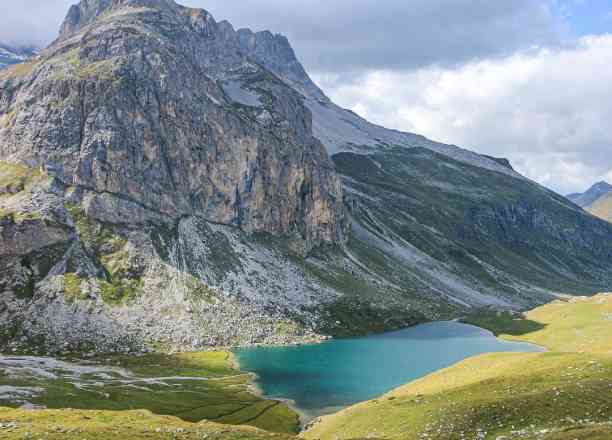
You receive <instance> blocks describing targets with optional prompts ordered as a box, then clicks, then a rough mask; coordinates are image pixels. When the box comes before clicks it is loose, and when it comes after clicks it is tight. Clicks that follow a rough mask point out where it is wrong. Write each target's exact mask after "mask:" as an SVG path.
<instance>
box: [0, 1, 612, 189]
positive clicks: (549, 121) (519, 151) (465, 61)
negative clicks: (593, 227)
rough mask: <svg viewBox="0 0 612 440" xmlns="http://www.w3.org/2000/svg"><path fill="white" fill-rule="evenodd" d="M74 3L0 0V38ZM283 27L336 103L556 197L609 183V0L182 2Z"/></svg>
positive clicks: (37, 35) (34, 36)
mask: <svg viewBox="0 0 612 440" xmlns="http://www.w3.org/2000/svg"><path fill="white" fill-rule="evenodd" d="M71 3H73V1H70V0H20V1H19V2H11V5H10V6H8V5H4V7H3V11H2V14H1V16H0V41H3V42H7V43H11V44H36V45H44V44H46V43H47V42H49V41H50V40H52V39H53V38H54V37H55V34H56V32H57V29H58V27H59V24H60V22H61V20H62V19H63V16H64V14H65V12H66V10H67V8H68V6H69V5H70V4H71ZM182 3H184V4H188V5H190V6H198V7H204V8H206V9H208V10H209V11H211V12H212V13H213V14H214V15H215V17H216V18H217V19H224V18H227V19H229V20H230V21H231V22H232V23H234V25H235V26H236V27H251V28H253V29H254V30H262V29H270V30H273V31H275V32H279V33H283V34H285V35H287V36H288V37H289V38H290V40H291V41H292V43H293V45H294V47H295V49H296V52H297V54H298V56H299V57H300V59H301V60H302V61H303V63H304V65H305V66H306V68H307V70H309V71H310V72H311V74H312V75H313V77H314V78H315V79H316V80H317V82H318V83H319V84H320V85H321V86H322V87H323V89H324V90H325V91H326V92H327V93H328V95H330V96H331V97H332V98H333V99H334V100H335V101H336V102H337V103H339V104H340V105H343V106H345V107H348V108H351V109H353V110H355V111H356V112H358V113H360V114H361V115H363V116H365V117H367V118H368V119H370V120H371V121H373V122H376V123H379V124H382V125H386V126H388V127H391V128H398V129H402V130H406V131H412V132H416V133H419V134H423V135H426V136H428V137H430V138H432V139H434V140H438V141H442V142H447V143H452V144H456V145H460V146H463V147H467V148H470V149H473V150H476V151H478V152H481V153H486V154H490V155H495V156H504V157H508V158H509V159H510V160H511V161H512V162H513V164H514V166H515V167H516V168H517V169H518V170H519V171H521V172H523V173H524V174H526V175H527V176H529V177H531V178H532V179H534V180H537V181H538V182H540V183H542V184H544V185H546V186H548V187H550V188H552V189H554V190H556V191H559V192H561V193H567V192H573V191H582V190H584V189H586V188H587V187H588V186H589V185H590V184H592V183H594V182H595V181H598V180H601V179H608V180H609V181H610V182H612V2H610V0H495V1H491V0H308V1H307V2H305V1H303V0H184V1H183V2H182Z"/></svg>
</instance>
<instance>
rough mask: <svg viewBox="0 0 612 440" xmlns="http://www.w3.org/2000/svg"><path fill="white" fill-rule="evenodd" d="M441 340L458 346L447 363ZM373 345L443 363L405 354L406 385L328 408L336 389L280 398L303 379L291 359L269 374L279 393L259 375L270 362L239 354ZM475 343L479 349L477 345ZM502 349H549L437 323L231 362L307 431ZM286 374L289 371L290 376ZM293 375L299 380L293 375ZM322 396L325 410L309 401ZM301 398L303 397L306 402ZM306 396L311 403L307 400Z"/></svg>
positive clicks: (479, 329) (256, 389) (450, 323)
mask: <svg viewBox="0 0 612 440" xmlns="http://www.w3.org/2000/svg"><path fill="white" fill-rule="evenodd" d="M432 331H433V334H432V335H429V336H427V335H426V336H424V337H419V336H418V334H419V332H425V333H427V332H432ZM440 331H441V332H442V333H443V335H442V336H440V335H439V334H436V332H440ZM407 332H408V336H405V334H406V333H407ZM411 335H412V336H411ZM415 335H416V336H415ZM436 338H442V339H441V340H442V341H446V343H450V344H454V345H453V354H452V355H446V356H450V357H449V358H448V359H447V360H444V356H445V355H442V354H441V353H443V352H445V349H444V348H439V349H438V348H435V347H438V346H437V345H436V342H435V341H438V339H436ZM461 338H464V341H461V340H460V339H461ZM466 338H467V339H466ZM372 341H374V343H375V344H380V343H382V344H385V343H388V341H391V343H392V344H400V345H399V347H402V346H404V347H409V346H410V344H421V346H425V347H429V350H430V351H432V352H433V353H434V354H435V356H434V357H436V356H438V357H440V358H441V359H437V360H436V361H435V363H433V364H432V365H429V366H426V367H425V368H424V367H423V366H422V365H418V364H419V360H417V357H415V356H414V355H410V356H408V357H407V358H406V356H404V359H403V364H401V362H399V364H400V365H399V366H398V368H400V369H403V370H402V372H403V371H407V372H409V373H408V374H404V376H406V377H405V380H404V379H402V381H397V383H390V384H388V385H384V387H385V388H380V389H378V390H377V392H376V394H372V389H371V388H370V389H369V391H368V393H370V394H368V395H365V396H362V397H359V396H357V397H355V396H352V397H351V395H349V398H348V400H346V401H344V400H343V399H345V398H346V396H341V397H340V399H338V396H335V397H330V400H329V402H328V403H329V405H325V400H324V399H326V398H327V397H326V396H334V390H333V389H330V390H325V389H324V388H320V387H319V388H317V387H313V391H312V392H310V391H308V392H306V393H304V392H303V391H304V390H303V389H302V391H301V392H300V394H295V392H298V391H299V390H300V388H299V387H297V388H296V387H295V386H293V387H290V388H289V389H292V390H293V391H287V390H288V389H287V388H285V391H287V393H288V394H287V396H286V397H285V396H283V397H279V395H280V396H282V395H283V394H282V393H283V388H282V386H283V385H282V383H283V380H284V381H287V380H289V381H293V382H294V383H296V382H297V383H301V379H300V376H299V374H300V372H299V370H300V369H299V368H297V369H296V370H295V372H294V371H293V366H294V362H293V361H292V360H288V359H284V361H283V359H281V360H280V361H279V359H276V364H274V365H275V368H278V365H279V363H280V364H281V365H286V366H287V367H289V368H288V369H287V368H285V369H284V370H283V369H282V367H281V369H280V370H278V371H277V370H274V371H273V372H272V373H270V374H271V375H272V377H273V376H274V374H280V376H279V377H281V378H282V380H281V381H280V386H281V388H280V391H279V389H276V390H275V391H270V389H268V390H266V379H263V380H262V378H261V376H260V375H258V374H257V373H258V372H259V371H265V370H259V369H258V365H259V364H258V362H259V363H261V362H263V363H264V364H265V362H266V361H262V360H261V357H260V358H259V359H258V360H256V361H255V365H253V364H252V361H247V360H246V359H247V358H244V357H243V358H242V360H243V361H245V362H241V359H240V358H241V356H240V354H239V352H240V351H242V356H245V354H246V356H255V358H257V355H256V354H255V353H257V351H258V350H262V351H261V352H259V353H265V350H270V355H271V356H275V355H278V353H279V351H277V350H280V351H281V352H282V351H283V350H284V351H285V352H287V353H296V352H297V353H301V352H308V353H314V354H315V355H316V354H317V353H320V352H323V353H326V352H327V351H329V350H332V351H335V350H336V348H337V347H332V346H334V344H340V345H339V346H340V347H344V348H346V346H347V345H348V346H350V345H351V344H363V343H372ZM481 341H482V342H481ZM322 342H327V344H323V343H322ZM328 344H329V345H328ZM470 344H471V345H470ZM474 344H476V345H475V346H474ZM479 344H482V347H480V348H479ZM508 344H509V345H508ZM421 348H422V347H421ZM407 350H412V348H407ZM464 350H465V351H464ZM249 351H251V353H249ZM438 351H439V353H438ZM463 351H464V353H465V354H466V355H467V356H465V357H463V355H462V354H461V353H462V352H463ZM503 351H508V352H512V351H519V352H540V351H546V348H545V347H539V346H537V345H536V344H531V343H527V342H524V341H508V340H505V339H503V338H500V337H497V336H496V335H494V334H493V333H492V332H490V331H489V330H487V329H485V328H482V327H478V326H475V325H472V324H467V323H462V322H458V321H433V322H428V323H422V324H418V325H416V326H411V327H408V328H406V329H401V330H394V331H389V332H384V333H378V334H373V335H369V336H364V337H350V338H337V339H328V340H326V341H319V342H316V343H310V344H299V345H288V346H281V347H279V346H268V345H259V346H252V347H234V348H233V349H231V353H232V359H233V362H234V363H233V365H234V366H235V367H236V369H238V370H239V371H241V372H245V373H247V374H249V376H250V379H251V380H250V384H249V390H250V392H252V393H253V394H254V395H256V396H258V397H260V398H263V399H266V400H272V401H278V402H282V403H283V404H285V405H287V406H288V407H289V408H291V409H292V410H293V411H294V412H295V413H296V414H298V416H299V420H300V427H301V429H302V430H304V429H307V427H308V426H309V425H310V424H312V423H313V422H315V421H316V420H317V419H318V418H320V417H323V416H326V415H330V414H333V413H335V412H338V411H341V410H342V409H343V408H346V407H348V406H351V405H353V404H355V403H359V402H362V401H366V400H369V399H371V398H374V397H376V396H379V395H384V394H385V392H387V391H389V390H391V389H392V388H394V387H395V386H398V385H403V384H404V383H410V382H413V381H415V380H418V379H421V378H422V377H425V376H427V375H429V374H432V373H435V372H437V371H439V370H441V369H444V368H448V367H449V366H452V365H455V364H456V363H459V362H462V361H464V360H465V359H469V358H471V357H474V356H478V355H481V354H485V353H492V352H503ZM379 355H380V358H384V356H390V354H389V353H384V352H383V353H379ZM290 356H292V355H290ZM400 356H401V355H400ZM262 357H263V358H265V356H262ZM315 357H317V356H315ZM380 358H379V359H380ZM290 359H293V358H290ZM323 359H324V360H327V357H326V356H323ZM396 360H398V361H399V359H396ZM281 361H283V362H281ZM319 361H320V359H319ZM249 362H251V365H248V363H249ZM330 362H333V361H330ZM406 362H408V364H406ZM394 363H395V362H394ZM412 363H414V364H416V366H415V368H412V367H413V365H412ZM359 364H360V360H359V359H357V360H356V361H354V362H347V363H343V366H342V367H340V368H346V366H347V365H353V367H355V366H357V367H358V368H361V366H360V365H359ZM295 365H302V363H301V362H297V363H295ZM336 367H337V366H336ZM259 368H261V365H259ZM319 368H323V370H321V371H323V372H324V375H323V377H327V376H328V375H329V374H332V375H333V374H334V372H333V371H329V370H328V369H327V367H319ZM364 368H366V370H365V371H366V372H365V373H364V374H365V376H364V377H362V378H361V379H360V380H361V381H362V382H369V381H370V379H371V378H373V379H376V378H377V374H378V373H375V372H373V373H367V371H368V370H367V367H364ZM283 372H285V373H286V374H285V373H283ZM394 373H395V374H396V376H395V380H397V371H395V372H394ZM294 374H295V376H292V375H294ZM305 374H306V376H305V377H306V378H308V376H309V375H310V376H311V375H313V374H315V375H317V372H316V369H315V370H308V371H307V372H305ZM335 374H336V375H338V372H337V371H336V373H335ZM385 374H386V372H385ZM402 374H403V373H402ZM287 375H289V379H288V378H287V377H285V376H287ZM347 375H348V376H350V374H348V372H347ZM264 377H265V376H264ZM400 377H402V376H400ZM343 379H344V378H343ZM267 380H268V383H267V384H268V386H269V385H270V384H271V383H275V382H270V380H272V381H274V380H275V379H270V377H268V379H267ZM383 382H384V381H383ZM277 385H278V383H276V384H275V386H277ZM316 385H320V384H318V383H317V384H316ZM307 386H308V385H303V386H302V387H307ZM296 390H298V391H296ZM292 392H293V395H292V394H291V393H292ZM317 392H319V393H323V394H320V395H321V396H323V397H322V398H321V399H322V400H321V403H322V404H321V405H320V406H316V400H315V403H314V404H313V401H312V400H310V401H309V398H310V396H309V395H310V394H314V395H316V393H317ZM325 393H327V394H325ZM304 394H308V396H306V397H304ZM297 396H301V400H300V398H299V397H297ZM293 397H296V399H298V400H297V401H296V399H294V398H293ZM305 398H306V400H304V399H305ZM315 399H316V397H315ZM334 399H335V400H334ZM305 407H306V408H312V409H311V410H310V409H305Z"/></svg>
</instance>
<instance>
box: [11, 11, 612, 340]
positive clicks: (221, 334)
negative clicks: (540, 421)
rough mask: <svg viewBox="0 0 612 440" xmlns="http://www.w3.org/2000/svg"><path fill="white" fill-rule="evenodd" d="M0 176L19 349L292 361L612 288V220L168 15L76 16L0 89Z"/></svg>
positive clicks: (176, 14)
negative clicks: (392, 333)
mask: <svg viewBox="0 0 612 440" xmlns="http://www.w3.org/2000/svg"><path fill="white" fill-rule="evenodd" d="M330 156H331V157H330ZM0 158H1V162H0V223H1V226H2V228H1V229H0V289H1V291H2V292H3V293H2V296H1V297H0V342H1V343H3V344H9V345H11V346H13V347H15V346H18V345H19V344H30V343H33V342H36V344H37V346H39V347H43V348H46V349H48V350H50V351H55V350H59V349H62V350H63V349H66V348H69V349H84V348H86V349H94V350H101V351H104V350H116V349H120V350H123V349H135V348H137V349H140V348H142V347H143V346H147V345H154V346H158V344H160V343H162V344H164V345H165V346H169V347H173V348H178V349H183V348H201V347H204V346H215V345H232V344H248V343H254V342H264V343H286V342H293V341H299V340H310V339H311V338H313V337H314V338H317V337H319V336H320V335H347V334H358V333H365V332H369V331H375V330H385V329H390V328H397V327H402V326H406V325H410V324H414V323H417V322H421V321H425V320H430V319H447V318H452V317H455V316H457V315H460V314H463V313H464V312H465V311H466V310H469V309H472V308H474V307H481V306H495V307H500V308H524V307H528V306H532V305H535V304H540V303H543V302H546V301H547V300H549V299H550V298H551V297H552V295H553V294H554V293H556V292H564V293H580V294H584V293H589V292H595V291H600V290H602V289H604V290H605V289H609V288H610V286H611V285H612V274H610V271H609V267H610V264H612V253H611V252H610V250H609V247H608V246H606V245H605V243H609V242H610V239H612V225H610V224H608V223H606V222H603V221H601V220H598V219H596V218H594V217H592V216H590V215H587V214H586V213H585V212H584V211H583V210H581V209H579V208H578V207H576V206H575V205H574V204H572V203H570V202H569V201H568V200H566V199H565V198H563V197H560V196H557V195H556V194H554V193H552V192H550V191H548V190H546V189H544V188H542V187H540V186H538V185H536V184H535V183H533V182H531V181H529V180H527V179H525V178H524V177H522V176H521V175H520V174H518V173H517V172H516V171H514V170H513V169H512V167H511V166H510V164H509V163H508V162H507V161H506V160H504V159H496V158H491V157H486V156H481V155H478V154H476V153H473V152H470V151H467V150H464V149H460V148H458V147H455V146H450V145H444V144H440V143H436V142H433V141H430V140H428V139H426V138H424V137H422V136H418V135H415V134H409V133H402V132H399V131H393V130H387V129H385V128H383V127H379V126H376V125H374V124H371V123H369V122H367V121H366V120H364V119H363V118H361V117H359V116H358V115H356V114H355V113H353V112H351V111H348V110H344V109H342V108H340V107H339V106H337V105H335V104H334V103H333V102H332V101H331V100H330V99H329V98H328V97H327V96H326V95H325V94H324V93H323V91H321V90H320V89H319V88H318V87H317V86H316V85H315V84H314V83H313V82H312V81H311V79H310V78H309V77H308V74H307V73H306V71H305V69H304V68H303V67H302V65H301V64H300V63H299V61H298V59H297V58H296V55H295V53H294V51H293V49H292V48H291V46H290V44H289V42H288V40H287V39H286V38H285V37H283V36H280V35H275V34H272V33H270V32H252V31H250V30H248V29H241V30H237V31H236V30H235V29H234V28H233V27H232V25H231V24H230V23H228V22H226V21H221V22H217V21H215V19H214V18H213V17H212V16H211V15H210V14H209V13H208V12H206V11H204V10H201V9H193V8H187V7H183V6H180V5H178V4H176V3H174V2H173V1H171V0H87V1H82V2H81V3H80V4H79V5H76V6H73V7H72V8H71V9H70V11H69V13H68V15H67V18H66V20H65V22H64V23H63V25H62V27H61V30H60V34H59V37H58V39H57V40H56V41H55V42H54V43H53V44H52V45H51V46H50V47H48V48H46V49H45V50H43V51H42V52H41V53H40V54H39V56H37V57H36V58H34V59H30V60H28V61H26V62H25V63H23V64H19V65H17V66H12V67H9V68H7V69H5V70H4V71H2V72H0Z"/></svg>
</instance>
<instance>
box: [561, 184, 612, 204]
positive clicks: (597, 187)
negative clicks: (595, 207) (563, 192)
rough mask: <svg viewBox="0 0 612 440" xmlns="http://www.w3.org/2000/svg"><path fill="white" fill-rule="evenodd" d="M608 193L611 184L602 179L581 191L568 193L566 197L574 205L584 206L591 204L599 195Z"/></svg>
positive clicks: (611, 189) (611, 190) (610, 189)
mask: <svg viewBox="0 0 612 440" xmlns="http://www.w3.org/2000/svg"><path fill="white" fill-rule="evenodd" d="M610 193H612V185H610V184H609V183H608V182H603V181H602V182H598V183H596V184H594V185H593V186H591V187H590V188H589V189H588V190H587V191H585V192H583V193H575V194H569V195H568V196H567V198H568V199H570V200H571V201H572V202H574V203H575V204H576V205H578V206H581V207H583V208H586V207H588V206H589V205H592V204H593V203H594V202H595V201H597V199H599V198H600V197H602V196H606V195H608V194H610Z"/></svg>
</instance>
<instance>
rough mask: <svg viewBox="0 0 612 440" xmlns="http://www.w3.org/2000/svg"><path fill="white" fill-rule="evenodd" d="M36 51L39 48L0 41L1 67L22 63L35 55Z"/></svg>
mask: <svg viewBox="0 0 612 440" xmlns="http://www.w3.org/2000/svg"><path fill="white" fill-rule="evenodd" d="M36 52H37V50H36V49H35V48H32V47H21V48H18V47H11V46H10V45H8V44H4V43H2V42H0V69H4V68H5V67H7V66H10V65H12V64H18V63H22V62H24V61H25V60H27V59H28V58H30V57H31V56H33V55H35V54H36Z"/></svg>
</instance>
